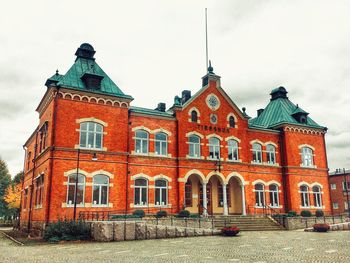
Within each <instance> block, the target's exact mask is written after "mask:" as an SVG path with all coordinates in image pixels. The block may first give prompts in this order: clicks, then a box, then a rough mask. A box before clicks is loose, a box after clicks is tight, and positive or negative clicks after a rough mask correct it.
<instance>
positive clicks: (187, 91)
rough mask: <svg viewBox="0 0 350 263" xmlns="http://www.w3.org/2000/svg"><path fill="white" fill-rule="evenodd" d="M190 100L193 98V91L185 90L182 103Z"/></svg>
mask: <svg viewBox="0 0 350 263" xmlns="http://www.w3.org/2000/svg"><path fill="white" fill-rule="evenodd" d="M190 98H191V91H190V90H183V91H182V98H181V103H182V104H184V103H185V102H186V101H188V100H189V99H190Z"/></svg>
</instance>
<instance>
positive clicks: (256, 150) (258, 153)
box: [253, 143, 262, 163]
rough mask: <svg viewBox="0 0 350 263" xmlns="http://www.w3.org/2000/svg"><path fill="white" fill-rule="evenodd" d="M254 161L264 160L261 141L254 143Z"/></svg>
mask: <svg viewBox="0 0 350 263" xmlns="http://www.w3.org/2000/svg"><path fill="white" fill-rule="evenodd" d="M253 162H254V163H261V162H262V152H261V145H260V144H259V143H254V144H253Z"/></svg>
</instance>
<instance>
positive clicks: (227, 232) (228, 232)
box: [221, 226, 239, 236]
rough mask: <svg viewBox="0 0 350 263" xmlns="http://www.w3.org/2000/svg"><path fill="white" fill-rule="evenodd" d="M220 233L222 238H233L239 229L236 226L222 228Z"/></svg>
mask: <svg viewBox="0 0 350 263" xmlns="http://www.w3.org/2000/svg"><path fill="white" fill-rule="evenodd" d="M221 233H222V234H223V235H224V236H235V235H237V234H238V233H239V228H238V227H237V226H230V227H224V228H222V229H221Z"/></svg>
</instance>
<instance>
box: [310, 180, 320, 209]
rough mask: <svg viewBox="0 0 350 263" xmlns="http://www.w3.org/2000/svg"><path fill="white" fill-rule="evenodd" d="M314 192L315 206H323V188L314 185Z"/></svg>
mask: <svg viewBox="0 0 350 263" xmlns="http://www.w3.org/2000/svg"><path fill="white" fill-rule="evenodd" d="M312 192H313V195H314V204H315V207H322V196H321V188H320V187H319V186H317V185H315V186H314V187H312Z"/></svg>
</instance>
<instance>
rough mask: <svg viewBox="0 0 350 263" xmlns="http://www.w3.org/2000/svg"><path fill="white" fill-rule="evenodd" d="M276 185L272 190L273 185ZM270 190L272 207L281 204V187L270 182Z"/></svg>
mask: <svg viewBox="0 0 350 263" xmlns="http://www.w3.org/2000/svg"><path fill="white" fill-rule="evenodd" d="M272 186H274V187H275V189H272V190H271V187H272ZM269 192H270V202H271V207H279V206H280V201H279V189H278V185H276V184H270V185H269Z"/></svg>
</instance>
